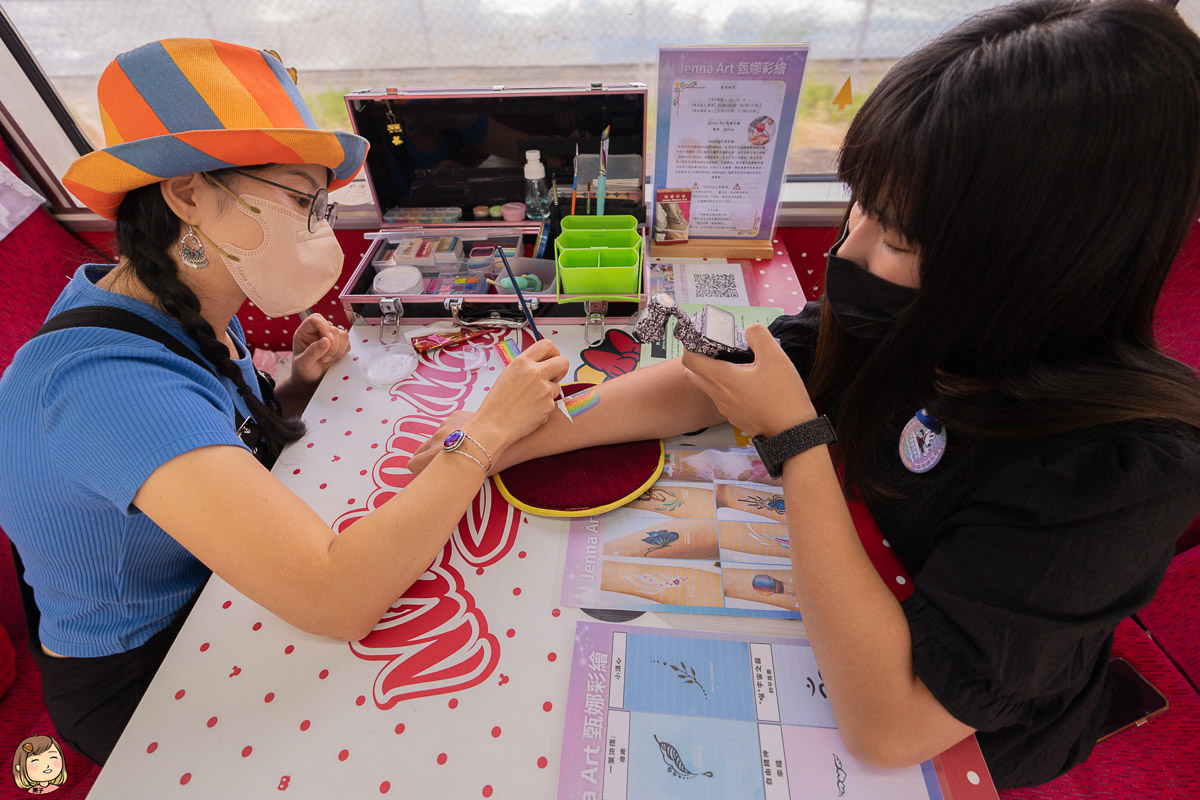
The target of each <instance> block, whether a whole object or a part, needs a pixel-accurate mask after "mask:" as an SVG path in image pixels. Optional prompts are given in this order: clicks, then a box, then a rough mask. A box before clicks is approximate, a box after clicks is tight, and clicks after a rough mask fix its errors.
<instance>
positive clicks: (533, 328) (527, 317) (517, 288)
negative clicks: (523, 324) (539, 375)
mask: <svg viewBox="0 0 1200 800" xmlns="http://www.w3.org/2000/svg"><path fill="white" fill-rule="evenodd" d="M496 252H497V253H499V254H500V259H501V260H502V261H503V262H504V271H505V272H507V273H508V279H509V280H510V281H512V287H513V291H514V292H516V293H517V302H518V303H520V304H521V311H522V312H524V314H525V320H526V321H527V322H528V323H529V329H530V330H531V331H533V338H534V340H535V341H539V342H540V341H541V340H542V334H541V333H540V332H538V329H537V325H535V324H534V322H533V314H532V313H531V312H530V311H529V304H528V303H526V302H525V295H523V294H521V287H520V286H518V285H517V276H516V275H515V274H514V273H513V271H512V267H511V266H509V263H508V256H506V255H504V248H503V247H497V248H496Z"/></svg>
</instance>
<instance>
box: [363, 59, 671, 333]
mask: <svg viewBox="0 0 1200 800" xmlns="http://www.w3.org/2000/svg"><path fill="white" fill-rule="evenodd" d="M646 101H647V92H646V87H645V86H644V85H643V84H599V83H595V84H591V85H590V86H555V87H505V86H496V87H491V88H472V89H429V90H411V89H410V90H399V89H368V90H362V91H356V92H352V93H350V94H348V95H346V105H347V108H348V110H349V113H350V120H351V123H352V125H353V128H354V131H355V132H356V133H358V134H359V135H360V136H363V137H365V138H366V139H367V140H368V141H369V142H370V143H371V149H370V153H369V154H368V156H367V163H366V171H367V179H368V181H369V183H370V188H371V193H372V195H373V197H374V199H375V202H376V207H377V209H378V215H379V228H378V230H375V231H371V232H369V233H367V234H366V236H367V238H368V239H371V240H372V242H371V245H370V246H369V247H368V248H367V251H366V253H365V255H364V256H363V259H362V261H361V262H360V263H359V265H358V267H357V268H356V269H355V271H354V273H353V275H352V277H351V278H350V280H349V281H347V283H346V285H345V288H344V290H343V291H342V293H341V296H340V297H341V301H342V306H343V308H344V310H345V312H346V316H347V318H348V319H349V321H350V322H351V324H361V323H367V324H381V325H384V326H394V325H396V324H399V323H400V322H401V320H403V322H404V323H412V324H422V323H429V322H435V321H439V320H447V319H450V320H454V321H455V322H458V323H460V324H464V325H481V326H487V327H495V326H496V325H498V324H500V325H503V324H512V325H517V324H520V323H522V322H523V320H524V318H523V316H522V313H521V310H520V307H519V305H518V302H517V296H516V294H515V293H514V292H512V290H511V288H502V287H498V286H496V285H495V284H493V283H489V282H488V280H487V279H488V278H491V279H492V280H493V281H496V282H499V281H500V280H501V279H502V278H504V277H506V273H505V272H504V268H503V265H502V263H501V261H500V259H499V258H498V257H497V256H495V255H494V253H495V249H496V248H497V247H500V248H503V250H504V252H505V253H506V254H507V255H508V256H509V261H510V263H511V265H512V268H513V271H514V273H516V274H517V275H518V276H521V275H532V276H536V279H534V278H519V280H521V281H522V282H525V283H524V285H523V286H522V293H523V294H524V296H525V299H526V301H527V302H528V303H529V305H530V308H531V311H532V313H533V314H534V316H535V317H536V318H537V319H538V320H539V321H541V320H542V319H545V320H547V321H550V322H575V323H580V322H583V323H586V324H587V325H588V328H589V332H588V338H589V339H590V340H595V339H598V338H599V336H601V335H602V333H601V331H602V328H603V324H604V322H605V321H606V320H607V321H609V322H614V323H624V322H626V321H628V320H629V319H630V318H631V317H632V316H634V315H635V314H636V313H637V312H638V310H639V308H640V307H641V305H642V304H643V300H644V297H645V292H644V281H645V270H644V269H643V263H644V258H645V243H644V236H645V222H646V201H645V188H646V187H645V173H646V138H647V134H646ZM605 129H608V131H609V139H608V152H607V157H606V159H605V163H604V168H605V173H606V174H605V181H604V183H605V185H606V190H605V205H604V216H598V215H596V212H597V208H598V204H599V198H598V196H597V193H598V189H599V184H600V181H599V180H598V178H599V173H600V168H601V157H600V151H601V140H602V135H603V133H604V131H605ZM529 150H537V151H538V152H539V155H540V161H541V163H542V164H543V165H544V166H545V173H546V185H547V187H548V189H549V193H550V205H549V209H550V211H549V216H548V217H547V218H546V219H544V220H537V219H528V218H526V214H525V205H524V200H525V195H526V180H525V171H524V168H525V164H526V152H527V151H529ZM576 153H578V154H579V155H578V159H577V158H576ZM576 167H577V168H578V172H579V175H578V181H577V183H576V199H575V210H576V214H575V215H571V195H572V184H573V181H575V178H576V176H575V171H576ZM589 182H590V186H591V194H590V197H589V196H588V185H589ZM506 204H508V208H505V205H506ZM516 204H520V208H519V209H518V208H517V206H516ZM589 210H590V214H589V213H588V212H589ZM505 212H507V215H508V216H509V217H510V219H505V218H504V214H505ZM517 214H519V218H518V219H511V217H514V216H516V215H517ZM497 217H499V218H497ZM392 267H401V269H389V268H392ZM385 270H386V273H385ZM418 273H419V274H418Z"/></svg>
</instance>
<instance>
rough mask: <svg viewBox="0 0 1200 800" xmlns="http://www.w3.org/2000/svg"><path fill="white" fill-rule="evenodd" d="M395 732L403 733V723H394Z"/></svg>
mask: <svg viewBox="0 0 1200 800" xmlns="http://www.w3.org/2000/svg"><path fill="white" fill-rule="evenodd" d="M396 733H404V723H403V722H401V723H398V724H397V725H396Z"/></svg>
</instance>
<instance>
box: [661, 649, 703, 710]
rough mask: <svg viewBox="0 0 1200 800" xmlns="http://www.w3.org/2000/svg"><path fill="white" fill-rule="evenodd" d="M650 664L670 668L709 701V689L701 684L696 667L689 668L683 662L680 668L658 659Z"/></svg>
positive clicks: (677, 676) (680, 663)
mask: <svg viewBox="0 0 1200 800" xmlns="http://www.w3.org/2000/svg"><path fill="white" fill-rule="evenodd" d="M650 663H652V664H661V665H662V666H664V667H667V668H669V669H670V670H671V672H672V674H674V675H675V677H676V678H678V679H679V680H681V681H683V682H684V684H686V685H689V686H695V687H696V688H697V689H699V690H700V691H701V692H702V693H703V694H704V699H705V700H707V699H708V689H705V688H704V684H702V683H700V677H699V676H698V675H697V674H696V668H695V667H689V666H688V665H687V664H685V663H683V661H680V662H679V666H676V665H674V664H668V663H667V662H666V661H659V660H657V659H650Z"/></svg>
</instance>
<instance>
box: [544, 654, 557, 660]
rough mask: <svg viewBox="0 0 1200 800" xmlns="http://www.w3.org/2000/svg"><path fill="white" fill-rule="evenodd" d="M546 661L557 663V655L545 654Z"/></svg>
mask: <svg viewBox="0 0 1200 800" xmlns="http://www.w3.org/2000/svg"><path fill="white" fill-rule="evenodd" d="M546 660H547V661H557V660H558V653H547V654H546Z"/></svg>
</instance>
